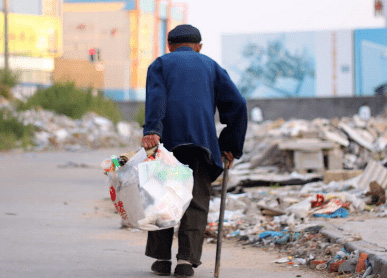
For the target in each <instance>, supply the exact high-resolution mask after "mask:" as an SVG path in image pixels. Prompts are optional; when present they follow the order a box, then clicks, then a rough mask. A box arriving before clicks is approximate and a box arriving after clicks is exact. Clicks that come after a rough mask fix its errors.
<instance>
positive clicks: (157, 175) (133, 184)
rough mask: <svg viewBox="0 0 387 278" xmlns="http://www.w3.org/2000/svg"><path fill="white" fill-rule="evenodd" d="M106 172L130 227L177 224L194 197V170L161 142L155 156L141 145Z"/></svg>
mask: <svg viewBox="0 0 387 278" xmlns="http://www.w3.org/2000/svg"><path fill="white" fill-rule="evenodd" d="M107 175H108V177H109V186H110V194H111V199H112V201H113V203H114V206H115V207H116V209H117V211H118V212H119V213H120V215H121V217H122V219H123V221H124V222H125V224H127V225H128V226H130V227H134V228H138V229H142V230H149V231H154V230H161V229H166V228H171V227H174V226H176V225H177V224H179V223H180V220H181V218H182V217H183V214H184V212H185V211H186V209H187V208H188V206H189V203H190V202H191V199H192V188H193V174H192V170H191V169H190V168H189V167H188V166H187V165H183V164H182V163H180V162H179V161H178V160H177V159H176V158H175V157H174V156H173V153H171V152H169V151H168V150H167V149H165V148H164V146H163V145H162V144H160V145H159V147H158V150H157V153H156V157H155V158H154V159H149V158H148V157H147V155H146V152H145V150H144V149H143V148H141V150H140V151H139V152H137V153H136V155H135V156H134V157H132V158H131V159H130V160H129V161H128V162H127V163H126V164H125V165H124V166H122V167H120V168H118V169H117V170H116V171H113V172H107Z"/></svg>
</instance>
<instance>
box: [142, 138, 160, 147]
mask: <svg viewBox="0 0 387 278" xmlns="http://www.w3.org/2000/svg"><path fill="white" fill-rule="evenodd" d="M159 143H160V136H158V135H157V134H150V135H145V136H144V137H142V140H141V145H142V146H143V147H144V149H145V150H149V149H151V148H153V147H155V146H157V145H158V144H159Z"/></svg>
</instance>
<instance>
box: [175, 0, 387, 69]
mask: <svg viewBox="0 0 387 278" xmlns="http://www.w3.org/2000/svg"><path fill="white" fill-rule="evenodd" d="M174 2H185V3H187V4H188V5H189V12H188V23H189V24H192V25H194V26H195V27H197V28H199V30H200V32H201V34H202V39H203V48H202V53H203V54H206V55H208V56H210V57H212V58H213V59H215V60H216V61H217V62H218V63H221V35H222V34H235V33H258V32H266V33H268V32H281V31H313V30H337V29H353V28H372V27H383V26H384V25H385V20H384V18H380V17H379V18H375V17H374V6H373V3H374V0H236V1H233V0H174Z"/></svg>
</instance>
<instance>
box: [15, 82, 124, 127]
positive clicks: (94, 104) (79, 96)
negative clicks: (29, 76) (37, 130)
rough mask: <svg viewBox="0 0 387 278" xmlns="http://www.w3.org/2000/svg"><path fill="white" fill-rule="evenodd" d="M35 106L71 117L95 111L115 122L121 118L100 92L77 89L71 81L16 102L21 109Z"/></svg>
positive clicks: (55, 85) (119, 113) (78, 116)
mask: <svg viewBox="0 0 387 278" xmlns="http://www.w3.org/2000/svg"><path fill="white" fill-rule="evenodd" d="M36 107H41V108H43V109H46V110H52V111H55V112H56V113H59V114H64V115H66V116H68V117H70V118H73V119H79V118H81V117H82V116H83V115H84V114H85V113H87V112H95V113H97V114H98V115H100V116H103V117H106V118H108V119H110V120H111V121H113V122H115V123H116V122H118V121H120V120H121V119H122V115H121V111H120V110H119V108H118V106H117V105H116V104H115V103H114V102H113V101H111V100H108V99H105V98H104V97H103V96H102V95H100V94H98V95H96V96H93V94H92V90H91V89H88V90H82V89H79V88H77V87H76V86H75V84H74V83H72V82H67V83H55V84H54V85H53V86H51V87H49V88H46V89H39V90H38V91H37V92H36V93H35V94H34V95H33V96H32V97H30V98H29V99H28V100H27V102H26V103H20V102H19V103H18V109H21V110H26V109H31V108H36Z"/></svg>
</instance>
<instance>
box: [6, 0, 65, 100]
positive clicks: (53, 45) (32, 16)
mask: <svg viewBox="0 0 387 278" xmlns="http://www.w3.org/2000/svg"><path fill="white" fill-rule="evenodd" d="M0 3H1V4H0V9H1V11H3V9H4V3H3V1H1V2H0ZM61 8H62V0H20V1H10V5H9V15H8V33H9V35H8V47H9V67H10V69H11V70H12V71H14V72H16V73H18V74H19V76H20V84H19V85H18V86H16V87H15V88H14V94H15V96H16V97H28V96H30V95H32V94H34V93H35V91H36V90H37V89H38V88H39V87H45V86H49V85H51V84H52V74H53V71H54V59H55V58H56V57H59V56H61V52H62V24H61V16H62V14H61V13H62V10H61ZM0 30H1V31H0V67H1V68H3V67H4V13H3V12H1V13H0Z"/></svg>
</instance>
